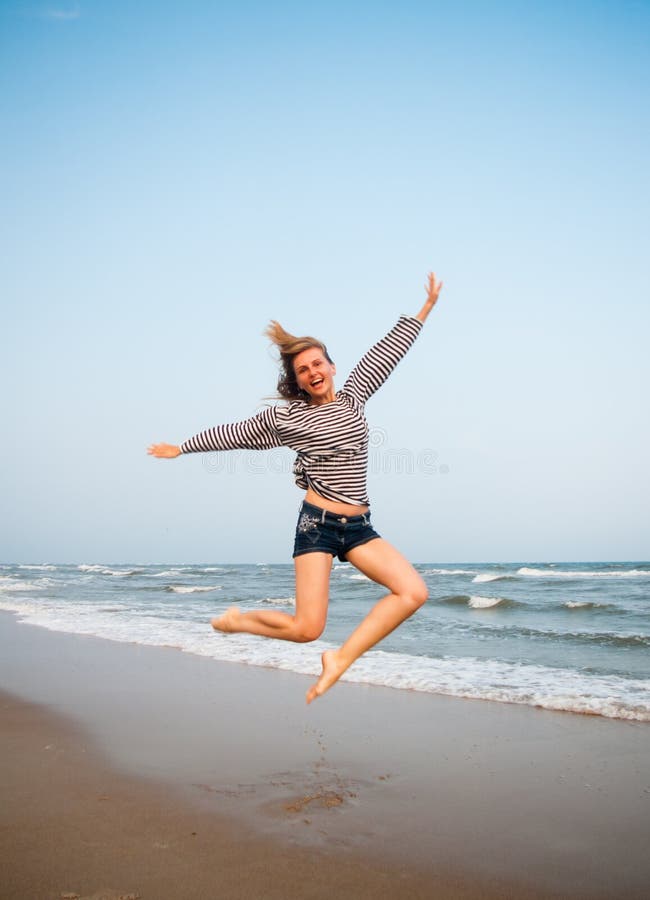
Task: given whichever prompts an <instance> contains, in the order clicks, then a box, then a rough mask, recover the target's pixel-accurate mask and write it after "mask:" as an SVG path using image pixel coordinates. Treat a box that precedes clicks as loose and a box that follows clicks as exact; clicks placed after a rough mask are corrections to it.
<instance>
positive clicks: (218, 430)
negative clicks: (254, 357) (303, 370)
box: [181, 316, 422, 506]
mask: <svg viewBox="0 0 650 900" xmlns="http://www.w3.org/2000/svg"><path fill="white" fill-rule="evenodd" d="M421 328H422V323H421V322H420V320H419V319H416V318H414V317H412V316H401V317H400V319H399V321H398V322H397V324H396V325H395V326H394V327H393V328H392V329H391V330H390V331H389V332H388V334H387V335H386V336H385V337H383V338H382V339H381V340H380V341H378V342H377V343H376V344H375V345H374V347H371V348H370V350H368V352H367V353H366V354H365V355H364V356H363V357H362V358H361V359H360V360H359V362H358V363H357V365H356V366H355V367H354V369H353V370H352V372H351V373H350V375H349V377H348V379H347V381H346V382H345V384H344V385H343V389H342V390H340V391H338V393H337V394H336V400H335V401H334V402H333V403H325V404H323V405H321V406H311V405H310V404H309V403H306V402H305V401H303V400H294V401H293V402H291V403H289V404H288V405H286V406H282V405H279V406H270V407H267V408H266V409H264V410H262V412H260V413H258V414H257V415H255V416H252V417H251V418H250V419H246V420H244V421H242V422H234V423H232V424H230V425H216V426H215V427H214V428H208V429H207V430H206V431H202V432H200V433H199V434H196V435H195V436H194V437H191V438H189V439H188V440H186V441H183V443H182V444H181V452H182V453H196V452H201V451H204V452H207V451H210V450H270V449H271V448H272V447H291V448H292V449H293V450H295V451H296V453H297V456H296V461H295V463H294V474H295V476H296V484H297V485H298V487H300V488H304V489H307V488H309V487H311V488H313V490H314V491H316V493H317V494H320V496H321V497H325V498H326V499H328V500H338V501H340V502H342V503H353V504H356V505H359V506H361V505H366V504H367V503H368V502H369V501H368V495H367V488H366V474H367V469H368V424H367V422H366V419H365V415H364V406H365V403H366V401H367V400H368V398H369V397H371V396H372V395H373V394H374V393H375V391H376V390H377V389H378V388H379V387H381V385H382V384H383V383H384V381H386V379H387V378H388V376H389V375H390V373H391V372H392V371H393V369H394V368H395V366H396V365H397V363H398V362H399V361H400V359H402V357H403V356H404V355H405V354H406V353H407V352H408V350H409V349H410V347H411V346H412V344H413V342H414V341H415V339H416V337H417V336H418V334H419V332H420V329H421Z"/></svg>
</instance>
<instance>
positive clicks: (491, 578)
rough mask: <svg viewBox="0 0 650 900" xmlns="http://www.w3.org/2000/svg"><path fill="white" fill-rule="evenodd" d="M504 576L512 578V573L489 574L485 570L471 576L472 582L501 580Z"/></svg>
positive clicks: (480, 582) (482, 582) (483, 582)
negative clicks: (474, 576)
mask: <svg viewBox="0 0 650 900" xmlns="http://www.w3.org/2000/svg"><path fill="white" fill-rule="evenodd" d="M504 578H512V575H490V574H488V573H487V572H485V573H482V574H480V575H477V576H476V578H472V583H473V584H485V583H486V582H488V581H501V580H502V579H504Z"/></svg>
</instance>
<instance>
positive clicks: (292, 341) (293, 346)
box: [264, 319, 332, 400]
mask: <svg viewBox="0 0 650 900" xmlns="http://www.w3.org/2000/svg"><path fill="white" fill-rule="evenodd" d="M264 334H265V335H266V336H267V337H268V338H270V340H271V342H272V343H273V344H275V346H276V347H277V348H278V350H279V351H280V377H279V378H278V394H279V395H280V397H282V398H283V399H284V400H306V399H308V397H309V394H308V393H307V392H306V391H303V390H301V389H300V388H299V387H298V382H297V381H296V373H295V372H294V369H293V361H294V358H295V357H296V356H297V355H298V354H299V353H302V351H303V350H309V349H310V348H311V347H316V348H318V349H319V350H322V352H323V355H324V356H325V359H326V360H327V361H328V362H329V363H331V362H332V360H331V359H330V355H329V353H328V352H327V347H326V346H325V344H323V342H322V341H318V340H316V338H314V337H309V336H305V337H296V336H295V335H294V334H289V332H288V331H285V330H284V328H283V327H282V325H280V323H279V322H276V321H275V319H272V320H271V323H270V325H269V327H268V328H267V329H266V331H265V332H264Z"/></svg>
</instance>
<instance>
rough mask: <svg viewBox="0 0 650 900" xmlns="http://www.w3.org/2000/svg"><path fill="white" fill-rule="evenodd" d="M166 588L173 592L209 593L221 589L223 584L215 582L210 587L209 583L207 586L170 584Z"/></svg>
mask: <svg viewBox="0 0 650 900" xmlns="http://www.w3.org/2000/svg"><path fill="white" fill-rule="evenodd" d="M165 590H166V591H171V593H172V594H207V593H209V592H210V591H220V590H221V585H220V584H213V585H212V586H210V587H208V586H207V585H206V586H205V587H200V586H198V585H197V586H196V587H190V586H189V585H187V584H170V585H169V586H168V587H166V588H165Z"/></svg>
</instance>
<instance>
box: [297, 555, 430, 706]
mask: <svg viewBox="0 0 650 900" xmlns="http://www.w3.org/2000/svg"><path fill="white" fill-rule="evenodd" d="M347 558H348V560H349V562H351V563H352V565H353V566H355V567H356V568H357V569H359V571H360V572H363V574H364V575H367V576H368V578H371V579H372V580H373V581H376V582H378V583H379V584H382V585H383V586H384V587H387V588H388V590H389V591H390V592H391V593H390V594H388V595H387V596H386V597H384V598H383V599H382V600H380V601H379V603H377V604H376V606H374V607H373V608H372V609H371V611H370V612H369V613H368V615H367V616H366V618H365V619H364V620H363V621H362V622H361V624H360V625H359V626H358V627H357V628H356V629H355V630H354V631H353V632H352V634H351V635H350V637H349V638H348V639H347V641H346V642H345V643H344V644H343V646H342V647H340V648H339V649H338V650H326V651H325V653H323V657H322V660H323V671H322V674H321V676H320V678H319V679H318V681H317V682H316V684H314V685H312V686H311V688H310V689H309V690H308V691H307V703H311V702H312V700H315V699H316V697H320V695H321V694H324V693H325V691H326V690H328V689H329V688H331V686H332V685H333V684H334V683H335V682H336V681H338V680H339V678H340V677H341V675H342V674H343V673H344V672H345V671H346V669H349V668H350V666H351V665H352V663H353V662H354V661H355V660H356V659H358V658H359V657H360V656H361V654H362V653H365V652H366V650H370V648H371V647H374V646H375V644H377V643H378V642H379V641H381V640H382V638H385V637H386V635H387V634H390V633H391V631H393V630H394V629H395V628H397V626H398V625H400V624H401V623H402V622H403V621H404V620H405V619H408V617H409V616H412V615H413V613H414V612H416V610H418V609H419V608H420V607H421V606H422V604H423V603H424V602H425V601H426V599H427V586H426V584H425V583H424V581H423V580H422V578H421V577H420V576H419V575H418V573H417V572H416V571H415V569H414V568H413V566H412V565H411V563H410V562H408V560H406V559H405V558H404V557H403V556H402V554H401V553H400V552H399V551H398V550H396V549H395V547H393V546H392V545H391V544H389V543H388V541H385V540H383V539H382V538H376V539H375V540H373V541H369V542H368V543H367V544H362V545H361V546H360V547H355V548H354V549H353V550H350V552H349V553H348V554H347Z"/></svg>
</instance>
